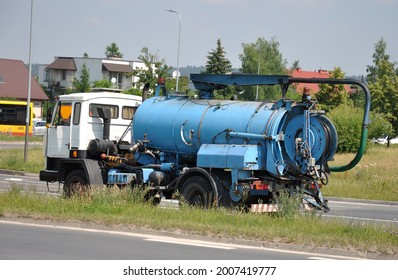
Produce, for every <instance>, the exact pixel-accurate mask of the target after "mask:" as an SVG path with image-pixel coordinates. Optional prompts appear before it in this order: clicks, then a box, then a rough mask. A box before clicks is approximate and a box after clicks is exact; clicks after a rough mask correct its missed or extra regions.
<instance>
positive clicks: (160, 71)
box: [131, 47, 171, 90]
mask: <svg viewBox="0 0 398 280" xmlns="http://www.w3.org/2000/svg"><path fill="white" fill-rule="evenodd" d="M138 59H139V60H141V61H142V62H143V63H144V64H145V67H144V68H141V69H133V72H132V74H131V75H132V76H135V77H137V78H138V82H137V83H136V85H135V87H136V89H138V90H141V89H142V88H143V87H144V86H145V85H148V86H149V88H152V89H154V87H155V85H156V83H157V80H158V77H164V78H165V77H167V75H168V74H167V73H168V71H169V70H170V69H171V67H169V66H167V65H166V64H165V61H164V60H163V59H162V60H159V59H158V57H157V55H153V54H151V53H150V52H149V49H148V48H147V47H143V48H142V49H141V55H140V56H139V57H138Z"/></svg>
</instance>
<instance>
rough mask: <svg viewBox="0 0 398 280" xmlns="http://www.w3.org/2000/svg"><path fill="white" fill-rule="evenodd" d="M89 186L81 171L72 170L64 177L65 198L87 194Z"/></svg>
mask: <svg viewBox="0 0 398 280" xmlns="http://www.w3.org/2000/svg"><path fill="white" fill-rule="evenodd" d="M88 190H89V184H88V179H87V176H86V174H85V173H84V172H83V170H80V169H79V170H73V171H72V172H71V173H69V174H68V175H67V176H66V179H65V184H64V194H65V196H66V197H72V196H84V195H86V194H87V193H88Z"/></svg>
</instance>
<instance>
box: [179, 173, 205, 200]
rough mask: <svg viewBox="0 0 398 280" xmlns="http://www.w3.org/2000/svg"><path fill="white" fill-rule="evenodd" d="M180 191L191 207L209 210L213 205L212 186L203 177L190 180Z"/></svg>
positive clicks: (194, 177)
mask: <svg viewBox="0 0 398 280" xmlns="http://www.w3.org/2000/svg"><path fill="white" fill-rule="evenodd" d="M180 190H181V194H182V196H183V197H184V199H185V200H186V202H187V203H188V204H189V205H191V206H199V207H202V208H209V207H210V206H211V204H212V201H213V194H212V189H211V185H210V183H209V181H208V180H207V179H206V178H204V177H203V176H193V177H191V178H188V179H187V180H186V181H185V182H184V184H183V185H182V187H181V189H180Z"/></svg>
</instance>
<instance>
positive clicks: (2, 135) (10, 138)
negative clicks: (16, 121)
mask: <svg viewBox="0 0 398 280" xmlns="http://www.w3.org/2000/svg"><path fill="white" fill-rule="evenodd" d="M43 140H44V137H42V136H29V137H28V141H29V142H43ZM0 141H25V136H13V135H11V134H9V133H1V132H0Z"/></svg>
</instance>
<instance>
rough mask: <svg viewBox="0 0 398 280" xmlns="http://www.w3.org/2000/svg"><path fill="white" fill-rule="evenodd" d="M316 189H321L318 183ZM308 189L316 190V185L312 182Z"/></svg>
mask: <svg viewBox="0 0 398 280" xmlns="http://www.w3.org/2000/svg"><path fill="white" fill-rule="evenodd" d="M318 188H320V189H322V184H320V183H318ZM310 189H312V190H316V185H315V183H314V182H312V183H311V186H310Z"/></svg>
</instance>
